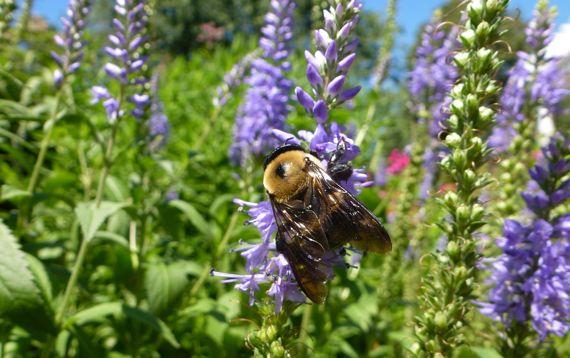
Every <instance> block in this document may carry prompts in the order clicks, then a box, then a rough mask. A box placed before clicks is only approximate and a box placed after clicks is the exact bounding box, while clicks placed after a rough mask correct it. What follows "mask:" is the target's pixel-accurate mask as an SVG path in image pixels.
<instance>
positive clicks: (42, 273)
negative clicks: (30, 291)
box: [26, 254, 54, 314]
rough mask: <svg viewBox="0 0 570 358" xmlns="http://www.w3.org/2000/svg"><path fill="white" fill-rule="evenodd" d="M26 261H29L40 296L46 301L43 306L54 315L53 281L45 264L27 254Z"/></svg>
mask: <svg viewBox="0 0 570 358" xmlns="http://www.w3.org/2000/svg"><path fill="white" fill-rule="evenodd" d="M26 260H27V261H28V264H29V268H30V272H31V273H32V275H33V277H34V282H35V283H36V286H37V287H38V289H39V292H40V295H41V297H42V299H43V300H44V304H43V306H44V308H46V309H49V311H50V313H51V314H53V309H54V306H53V291H52V286H51V281H50V279H49V275H48V273H47V271H46V268H45V266H44V264H43V263H42V262H41V261H40V260H38V259H37V258H36V257H35V256H32V255H30V254H26Z"/></svg>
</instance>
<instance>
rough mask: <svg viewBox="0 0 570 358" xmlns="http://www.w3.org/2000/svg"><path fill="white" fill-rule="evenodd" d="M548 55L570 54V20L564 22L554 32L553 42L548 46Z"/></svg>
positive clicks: (560, 55)
mask: <svg viewBox="0 0 570 358" xmlns="http://www.w3.org/2000/svg"><path fill="white" fill-rule="evenodd" d="M546 55H547V56H548V57H566V56H568V55H570V20H568V22H566V23H563V24H562V25H561V26H560V28H559V29H558V31H556V33H555V34H554V38H553V39H552V42H551V43H550V44H549V45H548V47H547V48H546Z"/></svg>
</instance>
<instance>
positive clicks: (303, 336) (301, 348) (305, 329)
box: [297, 305, 313, 357]
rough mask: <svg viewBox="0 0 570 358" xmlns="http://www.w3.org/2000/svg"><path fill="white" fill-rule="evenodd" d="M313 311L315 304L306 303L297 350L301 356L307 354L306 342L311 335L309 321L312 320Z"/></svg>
mask: <svg viewBox="0 0 570 358" xmlns="http://www.w3.org/2000/svg"><path fill="white" fill-rule="evenodd" d="M312 313H313V305H305V311H304V312H303V319H302V320H301V327H299V340H298V343H297V351H298V354H299V356H300V357H305V355H306V349H305V348H306V343H305V341H306V340H307V337H308V336H309V323H310V322H311V315H312Z"/></svg>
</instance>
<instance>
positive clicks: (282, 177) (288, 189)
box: [263, 145, 320, 201]
mask: <svg viewBox="0 0 570 358" xmlns="http://www.w3.org/2000/svg"><path fill="white" fill-rule="evenodd" d="M307 158H308V159H309V160H312V161H313V162H316V163H318V164H319V165H320V162H319V161H318V159H317V158H315V157H314V156H313V155H311V154H308V153H307V152H305V150H304V149H303V148H302V147H301V146H298V145H284V146H282V147H279V148H277V149H276V150H274V151H273V152H272V153H271V154H270V155H268V156H267V158H266V159H265V171H264V173H263V186H264V187H265V190H267V193H268V194H269V195H271V196H273V197H274V198H275V200H277V201H286V200H288V199H289V198H291V197H292V196H294V195H295V194H297V193H299V192H300V191H301V190H303V189H305V188H306V187H307V183H308V180H307V179H308V174H307V168H306V165H307V164H306V162H305V161H306V159H307Z"/></svg>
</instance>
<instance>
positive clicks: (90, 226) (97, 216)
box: [75, 201, 128, 241]
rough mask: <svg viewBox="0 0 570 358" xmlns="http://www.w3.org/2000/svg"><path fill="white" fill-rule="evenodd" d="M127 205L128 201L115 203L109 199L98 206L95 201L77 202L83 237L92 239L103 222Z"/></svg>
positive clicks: (77, 212)
mask: <svg viewBox="0 0 570 358" xmlns="http://www.w3.org/2000/svg"><path fill="white" fill-rule="evenodd" d="M127 205H128V204H126V203H113V202H109V201H103V202H101V205H99V206H98V207H97V206H95V203H93V202H89V203H79V204H77V207H76V208H75V215H76V216H77V219H78V220H79V225H80V226H81V231H82V232H83V239H84V240H87V241H89V240H91V239H92V238H93V237H94V236H95V233H96V232H97V230H98V229H99V227H100V226H101V225H103V222H105V220H106V219H107V218H108V217H109V216H111V215H113V214H114V213H116V212H117V211H119V210H121V209H123V208H124V207H126V206H127Z"/></svg>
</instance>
